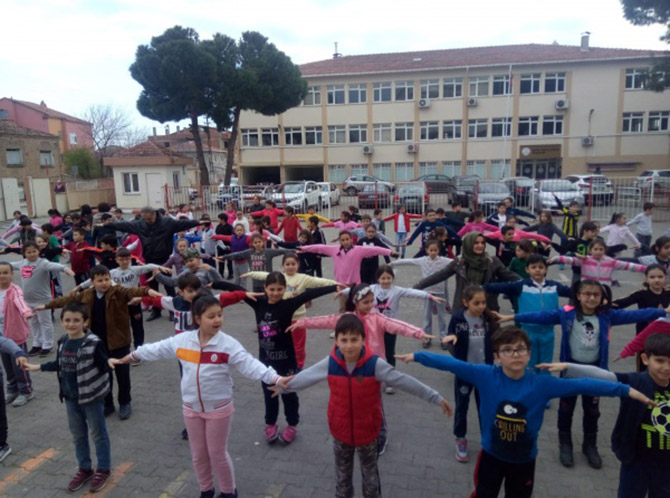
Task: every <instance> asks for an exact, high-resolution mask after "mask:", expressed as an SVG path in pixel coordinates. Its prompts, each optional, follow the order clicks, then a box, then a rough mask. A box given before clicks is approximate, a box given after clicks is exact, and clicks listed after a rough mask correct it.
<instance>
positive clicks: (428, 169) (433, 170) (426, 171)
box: [419, 161, 439, 176]
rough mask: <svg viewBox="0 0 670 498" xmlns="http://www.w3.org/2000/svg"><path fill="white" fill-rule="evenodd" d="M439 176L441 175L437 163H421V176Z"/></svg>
mask: <svg viewBox="0 0 670 498" xmlns="http://www.w3.org/2000/svg"><path fill="white" fill-rule="evenodd" d="M437 174H439V170H438V167H437V161H422V162H420V163H419V176H423V175H437Z"/></svg>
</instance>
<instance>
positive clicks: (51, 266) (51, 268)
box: [44, 261, 67, 271]
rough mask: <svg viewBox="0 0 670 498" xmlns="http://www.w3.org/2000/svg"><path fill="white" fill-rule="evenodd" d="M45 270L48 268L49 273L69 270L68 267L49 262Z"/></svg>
mask: <svg viewBox="0 0 670 498" xmlns="http://www.w3.org/2000/svg"><path fill="white" fill-rule="evenodd" d="M44 268H46V269H47V270H48V271H64V270H66V269H67V266H65V265H61V264H60V263H52V262H50V261H49V262H47V264H46V265H44Z"/></svg>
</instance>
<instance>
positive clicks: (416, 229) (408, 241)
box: [405, 223, 424, 246]
mask: <svg viewBox="0 0 670 498" xmlns="http://www.w3.org/2000/svg"><path fill="white" fill-rule="evenodd" d="M423 227H424V224H423V223H419V226H417V227H416V228H415V229H414V231H413V232H412V235H410V237H409V239H407V241H406V242H405V244H406V245H408V246H411V245H412V242H414V239H416V238H417V237H418V236H419V234H420V233H421V230H423ZM408 228H409V227H408Z"/></svg>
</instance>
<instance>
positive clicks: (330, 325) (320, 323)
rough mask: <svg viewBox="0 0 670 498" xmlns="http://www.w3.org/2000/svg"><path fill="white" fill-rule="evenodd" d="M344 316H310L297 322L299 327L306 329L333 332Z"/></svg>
mask: <svg viewBox="0 0 670 498" xmlns="http://www.w3.org/2000/svg"><path fill="white" fill-rule="evenodd" d="M341 316H342V315H324V316H310V317H307V318H301V319H300V320H296V322H295V323H296V324H297V325H298V327H303V328H305V329H325V330H332V329H334V328H335V325H337V321H338V320H339V319H340V317H341Z"/></svg>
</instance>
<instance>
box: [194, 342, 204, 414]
mask: <svg viewBox="0 0 670 498" xmlns="http://www.w3.org/2000/svg"><path fill="white" fill-rule="evenodd" d="M201 360H202V346H200V358H198V367H197V368H196V370H195V387H196V388H197V390H198V401H199V402H200V409H201V410H202V413H205V405H204V403H203V402H202V395H201V394H200V364H201Z"/></svg>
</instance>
